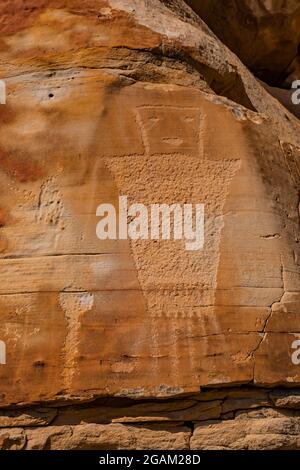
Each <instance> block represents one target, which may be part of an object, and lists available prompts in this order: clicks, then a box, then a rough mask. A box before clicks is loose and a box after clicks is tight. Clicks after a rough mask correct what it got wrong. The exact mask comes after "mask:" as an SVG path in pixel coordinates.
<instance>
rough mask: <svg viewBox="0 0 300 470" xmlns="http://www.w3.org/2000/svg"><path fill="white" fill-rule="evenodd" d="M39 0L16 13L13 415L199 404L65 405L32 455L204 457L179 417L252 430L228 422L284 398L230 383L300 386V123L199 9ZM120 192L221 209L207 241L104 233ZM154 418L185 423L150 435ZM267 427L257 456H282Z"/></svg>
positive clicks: (8, 17)
mask: <svg viewBox="0 0 300 470" xmlns="http://www.w3.org/2000/svg"><path fill="white" fill-rule="evenodd" d="M25 3H26V2H24V1H21V2H19V1H9V2H7V1H5V2H2V3H1V4H0V16H1V18H2V20H1V22H0V44H1V49H2V50H1V61H0V78H2V79H3V80H5V82H6V87H7V102H6V104H5V105H0V120H1V127H0V189H1V204H0V205H1V207H0V225H1V228H0V312H1V320H2V321H1V324H0V341H3V342H4V343H5V345H6V361H5V362H6V363H5V364H0V380H1V402H0V405H1V406H2V407H7V406H9V407H10V408H12V407H22V408H21V409H23V408H24V407H25V406H26V409H27V411H28V409H29V408H30V407H36V406H40V404H41V403H43V404H44V405H47V406H56V405H57V406H59V407H60V406H61V405H62V404H64V405H72V407H74V406H75V405H76V404H77V405H78V404H82V403H85V402H87V401H93V400H94V399H95V400H97V399H99V398H101V397H109V398H110V399H116V400H119V399H120V397H122V398H124V399H129V398H131V399H135V400H138V399H139V400H140V399H142V398H143V399H145V398H147V399H149V400H150V399H151V401H152V402H153V401H154V402H155V401H157V402H158V400H161V399H168V400H171V398H172V397H173V398H176V399H178V398H179V397H180V398H181V399H182V400H183V401H184V400H187V401H189V400H191V401H192V403H191V407H190V408H189V407H188V406H185V405H184V406H183V408H182V410H180V409H179V408H177V404H174V403H171V404H169V405H166V404H165V403H160V402H159V404H158V403H156V405H155V406H154V405H153V404H150V405H149V406H148V408H147V407H146V406H145V405H144V404H143V405H141V404H140V403H136V405H134V406H130V407H129V406H127V405H126V406H125V405H124V407H123V409H122V410H119V411H117V410H116V409H111V410H106V409H104V408H105V405H103V407H102V408H101V409H98V410H95V416H94V418H92V416H91V413H90V411H88V410H85V411H84V412H82V410H81V411H78V412H77V411H76V412H75V414H74V415H75V416H74V419H75V418H76V419H75V423H74V421H72V419H71V417H70V409H69V410H68V409H66V410H65V411H63V410H61V409H59V412H58V417H57V422H59V424H60V425H59V426H58V425H57V426H56V425H54V424H55V422H53V426H46V427H45V428H44V427H43V428H42V427H41V428H37V429H31V430H26V439H27V440H28V445H27V448H36V449H40V448H42V449H47V448H51V449H62V448H67V449H69V448H72V449H73V448H74V449H75V448H76V449H77V448H78V449H79V448H105V446H109V447H110V448H122V449H126V448H130V449H131V448H143V449H145V448H161V449H166V448H176V449H179V448H188V445H189V437H190V430H189V428H187V427H182V426H177V427H176V426H175V424H176V423H179V424H180V423H182V422H183V421H187V422H190V423H192V422H193V421H201V420H202V419H205V420H207V419H216V418H219V416H220V414H221V412H222V410H223V412H224V415H225V417H226V418H227V419H226V422H225V424H224V425H223V423H217V424H213V425H212V426H214V429H217V430H218V429H220V433H221V435H223V433H224V436H225V434H226V433H228V432H230V429H231V428H232V429H233V432H234V434H236V435H239V432H240V428H239V426H240V424H236V423H240V422H242V421H243V419H244V420H245V421H246V420H247V419H248V417H245V418H243V419H242V418H239V421H237V418H235V419H234V420H232V419H228V418H230V417H232V415H231V414H230V413H235V412H236V410H238V409H241V408H242V409H243V408H244V407H245V408H247V409H248V408H249V407H252V406H257V405H260V406H266V405H267V404H268V405H269V404H270V401H269V400H268V397H267V396H266V393H265V392H264V396H260V398H259V397H258V396H255V393H254V396H253V397H252V393H253V392H251V391H248V392H247V393H248V395H244V396H242V397H240V396H238V395H234V393H235V392H232V393H233V394H232V395H230V393H229V391H228V392H227V391H225V392H224V390H223V387H224V386H227V387H229V386H235V385H242V384H248V385H249V384H251V385H260V386H262V385H263V386H267V387H275V386H276V387H279V386H280V385H283V386H289V385H292V386H293V387H296V386H299V385H300V365H299V364H298V363H297V362H293V361H292V351H293V346H292V345H293V342H294V341H295V339H296V338H298V337H299V322H298V313H299V308H298V306H299V298H300V265H299V259H300V258H299V183H300V165H299V158H300V157H299V155H300V133H299V130H300V124H299V120H297V119H296V117H294V116H293V115H292V114H290V113H289V112H288V111H287V110H286V109H285V108H283V107H282V106H281V105H280V103H279V102H278V101H277V100H275V99H274V98H273V97H271V96H270V95H269V93H267V92H266V90H265V89H264V88H263V87H262V86H261V85H260V84H259V82H258V81H257V80H256V79H255V78H254V77H253V76H252V75H251V74H250V73H249V72H248V70H247V69H246V68H245V67H244V66H243V65H242V64H241V63H240V61H239V60H238V59H237V58H236V56H235V55H234V54H232V53H231V52H230V51H229V50H228V49H227V48H226V47H224V46H223V44H222V43H221V42H220V41H219V40H218V39H217V38H215V36H214V35H213V34H212V33H211V32H210V31H209V29H208V28H207V26H206V25H205V24H204V23H203V22H201V20H200V19H198V18H197V17H196V15H193V14H192V13H190V14H188V13H187V10H186V8H187V7H185V6H184V4H183V2H181V1H177V2H176V9H175V10H172V8H168V7H167V6H166V5H165V4H164V2H160V1H158V0H151V1H147V2H146V1H144V0H140V1H135V0H128V1H126V2H124V1H121V0H80V1H79V0H70V1H68V2H65V1H63V0H45V1H43V2H42V3H41V2H40V1H39V0H31V2H30V8H29V7H28V6H27V8H25V7H26V5H25ZM166 3H168V2H166ZM119 195H126V196H128V202H129V203H143V204H145V205H146V206H149V205H150V204H154V203H161V204H173V203H180V204H184V203H192V204H197V203H204V204H205V220H206V224H205V244H204V248H203V249H202V250H198V251H187V250H186V247H185V243H184V240H171V241H157V240H143V239H140V240H135V241H130V240H118V239H117V240H109V239H108V240H101V241H100V240H99V239H98V238H97V237H96V225H97V222H98V221H99V218H98V217H97V216H96V209H97V207H98V205H99V204H101V203H111V204H114V205H115V206H116V207H118V203H119V199H118V198H119ZM2 362H3V361H2ZM211 387H219V388H221V390H216V391H215V392H210V394H209V393H208V394H207V395H205V393H204V395H205V396H204V395H202V393H201V394H199V396H198V397H197V398H195V395H196V394H197V393H199V390H200V388H202V389H206V388H211ZM201 395H202V396H201ZM189 396H190V397H191V398H188V397H189ZM212 397H214V398H212ZM224 399H225V401H224V403H221V400H224ZM210 401H213V403H210ZM95 403H96V402H95ZM140 405H141V406H140ZM221 405H223V408H222V406H221ZM118 406H119V405H118ZM96 407H97V405H96V404H95V408H96ZM112 408H114V405H112ZM76 410H77V408H76ZM68 411H69V414H68ZM71 413H72V410H71ZM92 413H94V411H92ZM97 413H98V415H97ZM21 416H22V415H21ZM247 416H248V415H247ZM292 418H293V419H294V416H292V417H290V416H289V417H286V420H287V421H284V423H290V424H289V426H291V427H293V426H294V421H293V420H292V421H291V419H292ZM24 419H25V418H24ZM26 419H27V418H26ZM26 419H25V421H22V420H23V418H20V422H17V421H16V422H15V424H17V425H18V427H17V428H12V429H11V431H7V430H5V433H4V434H2V435H3V436H4V438H3V444H2V447H4V448H5V447H9V446H11V447H14V448H15V447H22V446H23V445H24V442H23V436H24V433H23V432H22V431H20V428H19V426H24V427H25V426H26V425H27V424H26V423H28V421H26ZM38 419H40V418H38ZM47 419H48V418H46V420H47ZM81 419H82V422H83V424H80V423H81ZM268 419H269V418H268ZM273 419H278V418H273V417H272V420H273ZM280 419H283V418H280ZM297 419H298V418H295V420H296V421H295V422H298V421H297ZM76 420H77V421H76ZM102 420H104V422H108V423H111V422H112V421H114V420H116V421H122V422H124V423H126V422H134V423H135V424H134V426H133V425H132V426H129V425H125V424H124V425H122V424H120V423H112V424H100V423H103V421H102ZM106 420H107V421H106ZM153 420H155V421H158V422H160V421H171V422H170V424H169V427H166V426H167V423H165V424H164V426H165V427H155V426H156V425H154V424H151V425H150V424H149V425H148V424H147V427H146V426H144V427H143V426H138V425H137V423H139V422H145V421H153ZM257 420H258V422H259V420H264V423H265V424H266V423H267V418H266V419H265V418H257ZM91 421H92V422H91ZM29 422H30V418H29ZM49 422H50V421H49ZM86 422H87V423H88V424H84V423H86ZM175 422H176V423H175ZM255 422H256V421H255V420H254V421H253V423H255ZM7 423H8V422H7ZM51 423H52V421H51ZM272 423H273V421H272ZM276 423H277V421H276ZM32 424H33V426H35V425H36V424H39V425H40V424H41V425H42V424H45V423H44V421H43V420H42V423H37V422H36V421H34V422H33V423H32ZM46 424H47V423H46ZM7 425H8V426H9V423H8V424H7ZM227 425H228V429H229V431H226V429H227V428H226V429H225V428H223V427H222V426H227ZM287 425H288V424H287ZM287 425H286V426H287ZM149 426H150V427H149ZM151 426H152V427H151ZM216 426H217V427H216ZM243 426H244V427H245V423H243ZM274 426H275V425H274ZM280 426H281V425H279V430H278V434H280V435H281V434H282V435H283V431H281V429H282V428H281V427H280ZM275 428H276V426H275ZM198 429H199V430H198ZM200 429H204V430H205V432H206V431H207V432H208V434H207V436H209V433H210V431H209V430H210V427H209V426H207V425H206V424H205V426H204V427H201V426H198V427H197V430H196V432H195V434H194V436H193V440H194V441H193V442H194V444H193V445H198V444H197V442H198V441H197V440H199V439H200V437H197V436H198V435H199V433H200V434H201V439H200V440H199V442H200V441H201V442H200V444H199V445H201V446H204V445H208V446H213V445H214V444H213V441H212V443H211V444H209V442H208V440H206V441H205V439H206V438H205V436H204V441H203V442H202V431H201V432H200ZM275 430H276V429H275ZM3 432H4V431H3ZM7 432H8V433H9V432H11V433H12V436H14V433H15V437H13V438H12V441H10V440H7V437H5V436H8V435H9V434H7ZM203 432H204V431H203ZM212 432H213V431H212ZM243 432H244V430H243ZM255 432H256V431H255V429H254V430H253V436H254V438H253V440H251V438H249V437H248V438H247V439H248V440H247V443H246V444H245V443H244V439H245V437H244V435H243V436H242V437H241V439H242V441H241V445H243V446H244V445H247V446H248V447H252V448H254V447H255V446H256V445H257V446H258V447H259V448H261V447H262V446H263V445H264V443H265V445H266V446H270V445H271V444H269V443H268V441H263V440H260V436H259V437H256V434H255ZM274 432H275V431H274ZM275 434H276V433H275ZM216 436H217V434H216ZM207 439H208V437H207ZM288 439H289V437H288ZM222 442H223V444H222ZM231 442H232V441H230V437H228V436H227V434H226V436H225V437H224V439H223V438H222V439H220V441H219V445H220V446H223V447H231V446H232V444H231ZM284 442H285V444H284V445H288V446H292V444H293V445H294V446H295V447H297V446H298V443H297V442H298V441H297V442H296V441H295V440H293V442H292V441H291V440H287V441H286V440H285V441H284ZM195 443H196V444H195Z"/></svg>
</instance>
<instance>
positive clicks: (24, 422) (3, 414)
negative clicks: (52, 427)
mask: <svg viewBox="0 0 300 470" xmlns="http://www.w3.org/2000/svg"><path fill="white" fill-rule="evenodd" d="M56 414H57V412H56V410H55V409H51V408H48V409H34V410H8V411H5V410H0V428H8V427H18V426H19V427H21V426H43V425H44V426H47V425H48V424H50V423H51V422H52V421H53V419H54V418H55V416H56Z"/></svg>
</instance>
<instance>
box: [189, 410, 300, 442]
mask: <svg viewBox="0 0 300 470" xmlns="http://www.w3.org/2000/svg"><path fill="white" fill-rule="evenodd" d="M299 432H300V417H299V416H298V417H293V416H286V414H283V413H282V414H280V413H275V412H273V411H272V412H269V411H268V410H267V411H266V412H263V411H259V412H255V413H254V412H252V414H251V413H244V414H242V415H240V416H238V417H237V418H235V419H234V420H229V421H223V422H222V421H217V422H207V423H205V422H203V423H201V424H199V425H198V426H197V427H196V428H195V431H194V433H193V436H192V438H191V449H194V450H195V449H197V450H202V449H208V450H217V449H219V450H221V449H224V450H226V449H231V450H238V449H244V450H254V449H255V450H262V449H265V450H291V449H294V450H296V449H299V448H300V438H299Z"/></svg>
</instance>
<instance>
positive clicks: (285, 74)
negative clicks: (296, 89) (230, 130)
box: [186, 0, 300, 86]
mask: <svg viewBox="0 0 300 470" xmlns="http://www.w3.org/2000/svg"><path fill="white" fill-rule="evenodd" d="M186 3H187V4H188V5H190V6H191V7H192V8H193V9H194V10H195V12H196V13H197V14H198V15H200V17H201V18H202V19H203V20H204V21H205V23H206V24H207V25H208V26H209V27H210V28H211V29H212V30H213V31H214V32H215V33H216V35H217V36H218V37H219V38H220V39H221V41H223V42H224V43H225V44H226V45H227V46H228V47H229V48H230V49H231V50H232V51H234V52H235V53H236V54H237V55H238V56H239V57H240V58H241V60H242V61H243V63H244V64H246V65H247V66H248V67H249V68H250V69H251V70H252V71H253V72H255V73H256V74H257V75H258V76H259V77H260V78H262V79H264V80H265V81H267V82H268V83H269V84H270V85H272V84H273V85H277V86H278V85H282V84H285V85H290V83H291V82H292V81H293V80H294V79H298V78H299V76H300V27H299V25H300V4H299V1H298V0H186Z"/></svg>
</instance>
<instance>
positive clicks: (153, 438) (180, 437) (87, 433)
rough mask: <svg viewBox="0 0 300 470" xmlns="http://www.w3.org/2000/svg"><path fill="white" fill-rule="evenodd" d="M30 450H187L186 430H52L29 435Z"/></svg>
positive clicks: (86, 426) (102, 427)
mask: <svg viewBox="0 0 300 470" xmlns="http://www.w3.org/2000/svg"><path fill="white" fill-rule="evenodd" d="M26 437H27V446H26V449H27V450H70V449H71V450H124V449H128V450H129V449H136V450H139V449H155V450H169V449H171V450H176V449H188V443H189V437H190V430H189V429H188V428H187V427H178V428H172V427H170V428H160V427H159V426H153V427H151V426H150V425H148V426H147V427H139V426H125V425H122V424H108V425H100V424H84V425H79V426H75V427H71V426H49V427H47V428H41V429H33V430H27V431H26Z"/></svg>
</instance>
